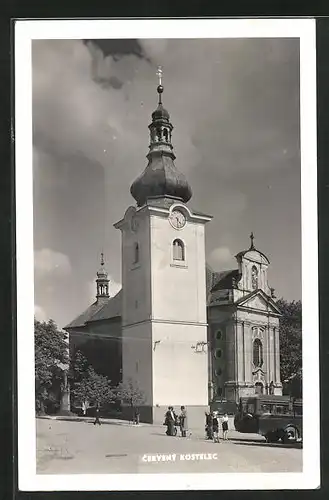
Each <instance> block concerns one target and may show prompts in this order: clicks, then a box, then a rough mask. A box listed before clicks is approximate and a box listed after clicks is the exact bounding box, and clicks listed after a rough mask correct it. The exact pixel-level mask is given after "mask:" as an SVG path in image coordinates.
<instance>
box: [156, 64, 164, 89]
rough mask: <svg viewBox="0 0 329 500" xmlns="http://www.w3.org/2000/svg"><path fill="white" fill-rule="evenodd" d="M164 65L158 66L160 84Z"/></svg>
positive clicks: (160, 83)
mask: <svg viewBox="0 0 329 500" xmlns="http://www.w3.org/2000/svg"><path fill="white" fill-rule="evenodd" d="M162 73H163V71H162V66H158V71H157V76H158V78H159V85H162Z"/></svg>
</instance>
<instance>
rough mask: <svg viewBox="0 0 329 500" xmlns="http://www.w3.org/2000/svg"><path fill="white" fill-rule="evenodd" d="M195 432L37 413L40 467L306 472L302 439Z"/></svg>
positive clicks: (57, 470) (54, 470) (63, 470)
mask: <svg viewBox="0 0 329 500" xmlns="http://www.w3.org/2000/svg"><path fill="white" fill-rule="evenodd" d="M191 433H192V434H191V435H190V436H189V437H187V438H181V437H179V436H177V437H168V436H166V434H165V427H164V426H155V425H150V424H140V425H139V426H135V425H132V424H128V423H127V422H123V421H116V420H106V421H104V420H103V423H102V425H101V426H94V425H93V423H92V422H91V421H90V420H89V421H88V420H86V421H69V420H56V419H39V418H38V419H37V473H38V474H111V473H115V474H118V473H148V474H149V473H184V472H190V473H196V472H302V449H301V445H300V444H295V445H283V444H277V443H275V444H274V443H273V444H267V443H266V442H265V440H264V438H262V437H261V436H258V435H257V434H240V433H238V432H236V431H235V430H231V431H229V440H228V441H225V442H224V441H222V440H221V442H220V443H213V442H212V441H206V440H205V438H204V432H203V429H192V430H191Z"/></svg>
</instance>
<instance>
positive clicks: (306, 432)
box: [15, 18, 320, 491]
mask: <svg viewBox="0 0 329 500" xmlns="http://www.w3.org/2000/svg"><path fill="white" fill-rule="evenodd" d="M96 38H98V39H106V38H118V39H119V38H130V39H133V38H136V39H145V38H176V39H177V38H299V40H300V112H301V114H300V124H301V125H300V132H301V195H302V207H301V214H302V303H303V472H301V473H288V472H287V473H252V474H251V473H243V474H241V473H218V474H217V473H211V474H204V473H199V474H178V473H175V474H101V475H99V474H93V475H91V474H90V475H86V474H83V475H82V474H81V475H79V474H74V475H38V474H37V473H36V424H35V407H34V401H35V397H34V330H33V328H34V327H33V324H34V255H33V172H32V65H31V44H32V43H31V42H32V40H33V39H48V40H49V39H96ZM15 110H16V111H15V155H16V241H17V243H16V245H17V246H16V251H17V387H18V394H17V402H18V403H17V405H18V486H19V489H20V490H22V491H63V490H65V491H86V490H89V491H90V490H95V491H136V490H157V491H161V490H216V489H219V488H220V489H221V490H230V489H233V488H232V485H234V489H239V490H245V489H251V490H262V489H314V488H317V487H319V485H320V425H319V423H320V422H319V418H320V417H319V318H318V232H317V142H316V140H317V136H316V38H315V19H291V18H290V19H269V18H267V19H234V20H232V19H180V20H178V19H173V20H170V19H147V20H145V19H126V20H120V19H115V20H33V21H25V20H17V21H16V22H15ZM278 237H279V235H278ZM168 476H170V481H169V480H168ZM232 479H233V481H232Z"/></svg>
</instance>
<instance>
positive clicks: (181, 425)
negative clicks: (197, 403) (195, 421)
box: [178, 406, 188, 437]
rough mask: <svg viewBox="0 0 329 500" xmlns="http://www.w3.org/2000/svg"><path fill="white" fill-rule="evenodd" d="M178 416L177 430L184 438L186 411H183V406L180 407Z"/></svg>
mask: <svg viewBox="0 0 329 500" xmlns="http://www.w3.org/2000/svg"><path fill="white" fill-rule="evenodd" d="M180 410H181V412H180V415H179V417H178V418H179V428H180V432H181V436H182V437H186V432H187V429H188V427H187V411H186V409H185V406H181V407H180Z"/></svg>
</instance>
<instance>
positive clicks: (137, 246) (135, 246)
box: [134, 243, 139, 264]
mask: <svg viewBox="0 0 329 500" xmlns="http://www.w3.org/2000/svg"><path fill="white" fill-rule="evenodd" d="M137 262H139V245H138V243H135V245H134V264H137Z"/></svg>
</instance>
